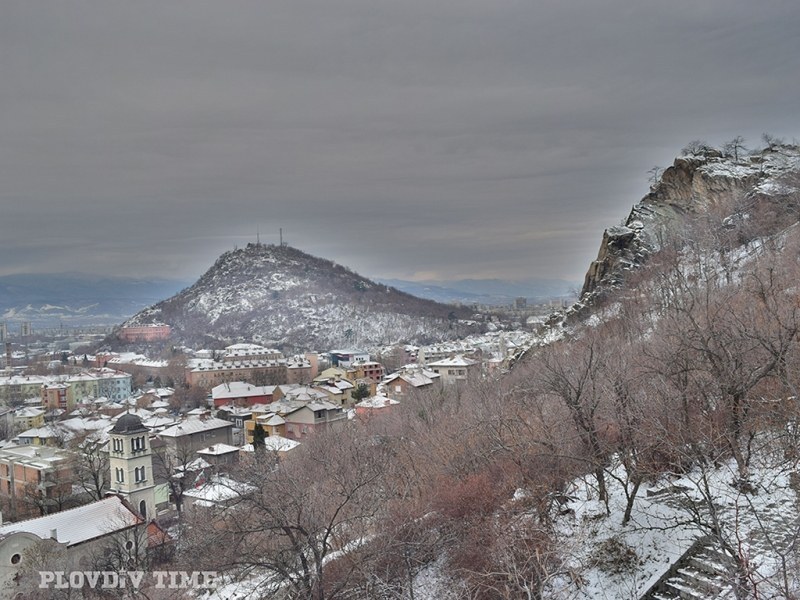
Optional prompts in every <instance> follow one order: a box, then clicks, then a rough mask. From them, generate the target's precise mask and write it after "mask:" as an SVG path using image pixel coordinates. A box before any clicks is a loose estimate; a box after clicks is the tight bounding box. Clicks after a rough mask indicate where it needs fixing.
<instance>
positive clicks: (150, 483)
mask: <svg viewBox="0 0 800 600" xmlns="http://www.w3.org/2000/svg"><path fill="white" fill-rule="evenodd" d="M148 432H149V429H148V428H147V427H145V426H144V425H143V424H142V420H141V419H140V418H139V417H137V416H136V415H132V414H124V415H122V416H121V417H120V418H119V419H117V422H116V424H115V425H114V427H113V428H112V429H111V431H110V432H109V442H108V456H109V461H108V462H109V466H110V467H111V491H112V492H115V493H116V494H118V495H120V496H122V497H123V498H124V499H125V500H127V501H128V503H129V504H130V505H131V506H132V507H133V508H134V509H136V510H138V511H139V514H141V515H142V517H144V519H145V521H149V520H151V519H153V518H154V517H155V516H156V507H155V504H156V500H155V481H154V480H153V454H152V451H151V449H150V436H149V435H148Z"/></svg>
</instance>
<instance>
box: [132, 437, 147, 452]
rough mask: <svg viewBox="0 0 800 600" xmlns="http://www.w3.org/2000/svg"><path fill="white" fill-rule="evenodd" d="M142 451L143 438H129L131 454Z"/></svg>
mask: <svg viewBox="0 0 800 600" xmlns="http://www.w3.org/2000/svg"><path fill="white" fill-rule="evenodd" d="M143 450H144V436H140V437H135V438H131V452H134V453H135V452H142V451H143Z"/></svg>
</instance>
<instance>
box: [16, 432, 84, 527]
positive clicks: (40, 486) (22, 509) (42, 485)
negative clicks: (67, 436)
mask: <svg viewBox="0 0 800 600" xmlns="http://www.w3.org/2000/svg"><path fill="white" fill-rule="evenodd" d="M72 473H73V456H72V454H70V453H69V452H67V451H66V450H59V449H56V448H43V447H41V446H9V447H6V448H3V449H0V499H2V506H3V509H2V510H3V512H4V514H6V515H7V516H8V517H10V518H12V519H23V518H28V517H32V516H34V515H38V514H40V508H39V507H42V508H43V509H44V510H48V509H56V508H57V507H58V506H59V505H60V504H61V502H63V499H64V498H66V497H67V496H69V495H71V494H72Z"/></svg>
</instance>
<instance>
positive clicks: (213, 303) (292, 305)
mask: <svg viewBox="0 0 800 600" xmlns="http://www.w3.org/2000/svg"><path fill="white" fill-rule="evenodd" d="M468 316H469V313H468V312H465V311H462V309H459V308H456V307H454V306H449V305H444V304H439V303H437V302H432V301H430V300H423V299H420V298H416V297H414V296H411V295H409V294H406V293H403V292H400V291H398V290H396V289H394V288H391V287H387V286H385V285H381V284H377V283H375V282H373V281H370V280H369V279H366V278H364V277H361V276H360V275H358V274H356V273H354V272H353V271H351V270H349V269H347V268H346V267H343V266H341V265H337V264H335V263H333V262H331V261H329V260H325V259H321V258H317V257H314V256H310V255H308V254H306V253H304V252H301V251H300V250H297V249H296V248H292V247H289V246H274V245H264V244H248V245H247V247H245V248H241V249H237V250H233V251H230V252H226V253H225V254H223V255H222V256H221V257H220V258H219V259H218V260H217V262H216V263H215V264H214V265H213V266H212V267H211V269H209V270H208V271H207V272H206V273H205V274H204V275H203V276H202V277H201V278H200V279H199V280H198V281H197V282H196V283H195V284H194V285H192V286H191V287H189V288H187V289H185V290H183V291H182V292H180V293H179V294H177V295H175V296H173V297H172V298H169V299H168V300H164V301H163V302H159V303H158V304H156V305H154V306H152V307H150V308H147V309H145V310H143V311H141V312H140V313H139V314H137V315H136V316H134V317H133V318H132V319H130V320H129V321H128V322H126V323H125V324H126V325H134V324H142V323H153V322H164V323H167V324H169V325H171V326H172V327H173V331H174V333H175V336H176V338H177V339H178V340H180V341H184V342H188V343H192V342H198V343H200V342H202V343H212V344H213V343H214V342H215V341H222V342H227V341H231V340H237V339H247V340H256V341H261V342H264V343H270V344H274V345H278V346H282V347H284V348H290V349H291V348H295V349H324V348H332V347H341V346H376V345H385V344H392V343H395V342H414V343H425V342H428V341H432V340H441V339H449V338H453V337H456V336H461V335H465V334H467V333H470V332H473V331H477V330H478V326H477V324H475V323H473V322H471V321H467V320H466V319H467V317H468Z"/></svg>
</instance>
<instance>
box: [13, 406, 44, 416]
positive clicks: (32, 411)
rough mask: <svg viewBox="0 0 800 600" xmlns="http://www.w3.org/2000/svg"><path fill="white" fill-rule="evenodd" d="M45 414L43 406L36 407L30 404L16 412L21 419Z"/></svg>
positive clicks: (15, 414)
mask: <svg viewBox="0 0 800 600" xmlns="http://www.w3.org/2000/svg"><path fill="white" fill-rule="evenodd" d="M43 414H44V411H43V410H42V409H41V408H35V407H33V406H28V407H26V408H19V409H17V411H16V412H15V413H14V416H15V417H19V418H20V419H31V418H34V417H39V416H41V415H43Z"/></svg>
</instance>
